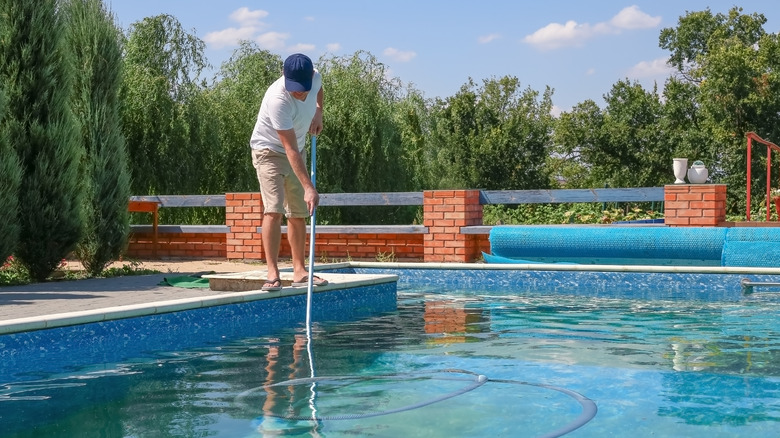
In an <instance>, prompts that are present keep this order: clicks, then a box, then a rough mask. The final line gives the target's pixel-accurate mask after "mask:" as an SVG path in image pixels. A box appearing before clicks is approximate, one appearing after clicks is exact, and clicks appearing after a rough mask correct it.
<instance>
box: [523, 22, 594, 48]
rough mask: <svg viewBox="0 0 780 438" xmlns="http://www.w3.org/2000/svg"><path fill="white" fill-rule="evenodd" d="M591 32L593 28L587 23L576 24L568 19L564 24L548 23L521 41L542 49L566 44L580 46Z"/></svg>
mask: <svg viewBox="0 0 780 438" xmlns="http://www.w3.org/2000/svg"><path fill="white" fill-rule="evenodd" d="M593 33H594V31H593V28H591V26H590V25H589V24H587V23H585V24H578V23H577V22H576V21H572V20H570V21H567V22H566V24H560V23H550V24H548V25H547V26H545V27H543V28H541V29H539V30H537V31H536V32H534V33H532V34H531V35H528V36H526V37H525V38H523V41H524V42H526V43H528V44H530V45H532V46H536V47H537V48H539V49H542V50H552V49H558V48H561V47H566V46H581V45H582V44H583V43H584V41H585V40H586V39H588V38H590V37H591V36H592V35H593Z"/></svg>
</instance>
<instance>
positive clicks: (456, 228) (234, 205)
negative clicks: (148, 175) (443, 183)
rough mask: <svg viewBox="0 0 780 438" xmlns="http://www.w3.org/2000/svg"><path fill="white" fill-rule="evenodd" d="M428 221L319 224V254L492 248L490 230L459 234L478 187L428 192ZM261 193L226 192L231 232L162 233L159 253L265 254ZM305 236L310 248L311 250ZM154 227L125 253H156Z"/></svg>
mask: <svg viewBox="0 0 780 438" xmlns="http://www.w3.org/2000/svg"><path fill="white" fill-rule="evenodd" d="M423 207H424V210H425V217H424V226H426V227H428V234H421V233H403V232H399V233H362V232H356V233H343V232H339V233H327V232H323V230H322V229H318V230H317V241H316V242H315V248H314V251H315V254H316V256H317V257H319V258H324V259H347V258H349V259H353V260H378V259H386V260H389V259H394V260H397V261H426V262H473V261H475V260H477V259H479V257H480V256H481V252H482V251H485V252H489V251H490V241H489V239H488V237H489V236H488V235H487V234H484V235H482V234H461V233H460V227H462V226H470V225H482V206H481V205H480V204H479V190H442V191H428V192H425V193H424V206H423ZM262 209H263V205H262V199H261V197H260V193H227V194H226V195H225V225H226V226H227V227H228V229H229V231H228V233H227V234H218V233H165V232H161V233H159V238H158V240H159V245H158V248H157V257H158V258H215V259H229V260H265V254H264V252H263V247H262V235H261V234H259V233H257V229H258V227H261V226H262V218H263V215H262ZM308 245H309V243H308V242H307V254H308ZM152 246H153V245H152V233H151V232H148V233H146V232H134V233H133V234H132V237H131V241H130V246H129V249H128V252H127V254H128V255H129V256H131V257H139V258H153V255H152ZM280 257H282V258H289V257H290V247H289V245H288V243H287V240H286V236H282V245H281V248H280Z"/></svg>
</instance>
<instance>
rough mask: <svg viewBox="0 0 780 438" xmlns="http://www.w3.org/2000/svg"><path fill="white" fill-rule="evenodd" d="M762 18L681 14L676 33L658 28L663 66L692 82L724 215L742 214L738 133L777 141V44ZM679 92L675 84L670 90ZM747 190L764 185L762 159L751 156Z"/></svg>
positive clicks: (738, 12) (742, 153) (759, 190)
mask: <svg viewBox="0 0 780 438" xmlns="http://www.w3.org/2000/svg"><path fill="white" fill-rule="evenodd" d="M765 23H766V18H765V17H764V16H763V15H762V14H755V13H754V14H743V13H742V8H738V7H734V8H732V9H731V10H729V12H728V14H713V13H712V12H711V11H710V10H709V9H707V10H705V11H700V12H690V13H688V14H686V15H685V16H683V17H681V18H680V19H679V21H678V25H677V27H676V28H667V29H663V30H662V31H661V35H660V39H659V45H660V47H661V48H664V49H668V50H669V51H670V52H671V57H670V62H671V64H672V65H674V66H675V67H676V68H677V71H678V72H679V74H680V76H681V78H680V81H682V82H683V83H689V84H693V85H695V86H696V87H697V89H698V91H697V93H696V95H697V96H696V97H697V98H698V100H697V104H698V105H699V107H700V115H701V122H700V124H699V126H700V127H701V129H702V130H703V132H704V133H705V135H704V136H701V137H704V140H705V141H706V147H707V151H706V153H705V154H704V155H705V156H707V157H711V159H712V162H711V163H708V164H709V165H710V166H709V167H710V168H711V169H712V170H713V172H712V175H713V176H712V180H713V181H717V182H721V183H725V184H727V185H728V189H729V197H728V200H729V205H728V208H729V211H731V212H732V213H736V212H737V211H744V205H745V193H746V190H745V179H746V172H747V166H748V163H747V162H746V150H745V147H746V139H745V134H746V133H747V132H749V131H755V132H757V133H758V134H759V135H760V136H762V137H764V138H766V139H768V140H770V141H775V142H777V141H778V140H780V123H779V122H780V74H779V69H780V56H778V53H780V41H779V40H778V35H777V34H767V33H766V32H765V30H764V29H763V25H764V24H765ZM677 89H678V90H679V87H678V88H677ZM753 156H754V161H753V162H752V163H750V166H751V167H752V170H753V172H752V175H753V181H752V182H751V187H752V190H753V191H754V192H755V195H762V194H763V190H764V187H766V172H763V170H764V166H765V165H766V157H765V156H763V155H762V154H753Z"/></svg>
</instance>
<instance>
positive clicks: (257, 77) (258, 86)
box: [209, 41, 282, 192]
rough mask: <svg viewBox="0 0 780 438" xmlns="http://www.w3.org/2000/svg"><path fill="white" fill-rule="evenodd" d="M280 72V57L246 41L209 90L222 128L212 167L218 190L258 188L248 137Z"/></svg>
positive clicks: (215, 185) (225, 64) (251, 189)
mask: <svg viewBox="0 0 780 438" xmlns="http://www.w3.org/2000/svg"><path fill="white" fill-rule="evenodd" d="M281 75H282V59H281V57H279V56H278V55H274V54H272V53H270V52H268V51H266V50H260V49H259V48H258V47H257V45H256V44H254V43H250V42H247V41H243V42H241V44H240V45H239V48H238V49H236V50H235V52H233V55H232V56H231V58H230V59H229V60H228V61H227V62H225V63H224V64H222V67H221V68H220V71H219V74H218V78H219V80H218V81H217V82H215V84H214V86H213V87H212V88H211V90H210V92H209V96H210V97H211V100H210V101H211V102H212V104H213V106H214V110H215V112H216V113H217V117H218V118H219V127H220V129H219V140H218V142H219V145H220V150H219V155H218V157H217V159H216V160H215V162H214V166H213V167H212V169H213V170H212V176H213V177H214V178H215V181H214V183H213V184H212V187H214V189H215V190H217V191H218V192H223V191H238V192H241V191H244V192H246V191H257V190H258V181H257V174H256V173H255V168H254V167H253V166H252V160H251V155H250V149H249V139H250V137H251V135H252V130H253V129H254V126H255V121H256V120H257V112H258V110H259V109H260V103H261V101H262V99H263V95H264V94H265V91H266V90H267V89H268V87H269V86H270V85H271V84H272V83H273V82H274V81H275V80H277V79H279V77H280V76H281Z"/></svg>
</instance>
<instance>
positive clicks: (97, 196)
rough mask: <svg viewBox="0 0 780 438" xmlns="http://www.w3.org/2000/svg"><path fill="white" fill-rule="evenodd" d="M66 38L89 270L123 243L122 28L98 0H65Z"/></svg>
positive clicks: (83, 251) (82, 253)
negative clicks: (73, 71)
mask: <svg viewBox="0 0 780 438" xmlns="http://www.w3.org/2000/svg"><path fill="white" fill-rule="evenodd" d="M63 10H64V11H65V12H66V13H67V18H68V26H67V29H68V42H69V44H70V47H71V48H72V50H73V51H74V55H75V60H76V63H77V65H79V66H81V69H80V74H79V75H78V76H77V77H76V85H75V90H76V93H75V96H74V101H73V107H74V109H75V112H76V116H77V117H78V118H79V119H80V121H81V136H82V141H83V143H84V146H85V149H86V159H85V160H84V163H83V164H84V168H83V169H82V172H83V176H84V177H83V179H82V181H83V182H84V185H85V197H84V217H85V233H84V239H83V240H82V241H81V243H80V244H79V245H78V247H77V250H76V254H77V256H78V258H79V259H80V260H81V262H82V264H83V265H84V267H85V268H86V270H87V271H88V272H89V273H90V274H92V275H98V274H100V273H101V272H102V271H103V269H105V267H106V266H107V265H108V264H110V263H111V262H112V261H113V260H116V259H118V257H119V255H120V254H121V252H122V250H123V249H124V247H125V245H126V243H127V236H128V233H129V215H128V212H127V202H128V198H129V197H130V173H129V169H128V167H127V151H126V150H125V141H124V135H123V134H122V125H121V117H120V113H119V110H120V106H121V105H120V102H119V90H120V87H121V84H122V51H121V46H120V40H121V37H122V34H121V32H120V31H119V29H118V28H117V27H116V25H115V24H114V22H113V19H112V17H111V16H110V15H109V12H108V11H107V10H106V9H105V8H104V6H103V4H102V1H101V0H69V1H67V2H66V4H65V7H64V9H63Z"/></svg>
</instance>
